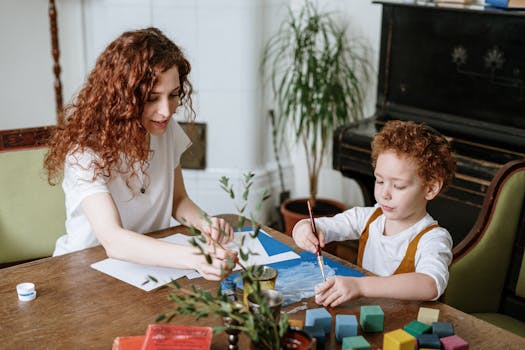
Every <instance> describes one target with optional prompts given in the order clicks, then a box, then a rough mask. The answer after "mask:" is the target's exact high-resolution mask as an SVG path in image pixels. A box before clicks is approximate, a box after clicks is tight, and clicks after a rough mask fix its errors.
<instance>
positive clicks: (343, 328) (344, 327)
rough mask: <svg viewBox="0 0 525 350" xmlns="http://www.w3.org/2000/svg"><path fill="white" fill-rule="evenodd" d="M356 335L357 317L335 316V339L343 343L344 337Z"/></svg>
mask: <svg viewBox="0 0 525 350" xmlns="http://www.w3.org/2000/svg"><path fill="white" fill-rule="evenodd" d="M356 335H357V317H355V315H335V338H336V339H337V341H343V338H345V337H355V336H356Z"/></svg>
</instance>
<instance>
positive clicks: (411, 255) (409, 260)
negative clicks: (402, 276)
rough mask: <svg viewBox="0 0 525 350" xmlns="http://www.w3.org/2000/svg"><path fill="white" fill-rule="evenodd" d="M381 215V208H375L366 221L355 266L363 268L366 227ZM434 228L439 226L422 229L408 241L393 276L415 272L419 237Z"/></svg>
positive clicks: (434, 225) (366, 235) (366, 236)
mask: <svg viewBox="0 0 525 350" xmlns="http://www.w3.org/2000/svg"><path fill="white" fill-rule="evenodd" d="M382 213H383V211H382V210H381V208H377V209H376V210H375V211H374V213H373V214H372V216H370V219H368V222H367V223H366V226H365V229H364V230H363V233H361V237H360V238H359V250H358V252H357V265H358V266H359V267H363V254H364V253H365V247H366V242H367V241H368V227H369V226H370V224H371V223H372V222H373V221H374V220H375V219H377V217H378V216H379V215H381V214H382ZM436 227H439V225H436V224H432V225H430V226H428V227H426V228H424V229H423V231H421V232H419V233H418V234H417V236H416V237H414V238H413V239H412V240H411V241H410V243H409V244H408V248H407V251H406V254H405V257H404V258H403V260H401V263H400V264H399V267H398V268H397V270H396V271H394V275H397V274H399V273H408V272H414V271H415V270H416V266H415V258H416V250H417V245H418V243H419V240H420V239H421V237H423V235H424V234H425V233H427V232H428V231H430V230H432V229H434V228H436Z"/></svg>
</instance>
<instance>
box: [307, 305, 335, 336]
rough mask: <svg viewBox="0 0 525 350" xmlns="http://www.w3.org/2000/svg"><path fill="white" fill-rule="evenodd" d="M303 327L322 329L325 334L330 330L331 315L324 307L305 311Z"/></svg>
mask: <svg viewBox="0 0 525 350" xmlns="http://www.w3.org/2000/svg"><path fill="white" fill-rule="evenodd" d="M304 325H305V326H311V327H315V328H322V329H323V330H324V332H325V333H330V330H331V329H332V315H330V313H329V312H328V311H326V309H325V308H324V307H320V308H317V309H308V310H306V318H305V321H304Z"/></svg>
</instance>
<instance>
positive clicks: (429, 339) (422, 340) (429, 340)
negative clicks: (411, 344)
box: [416, 334, 441, 349]
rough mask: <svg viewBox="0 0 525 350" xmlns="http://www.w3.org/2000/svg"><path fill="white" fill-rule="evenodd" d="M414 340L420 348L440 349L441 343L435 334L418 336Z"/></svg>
mask: <svg viewBox="0 0 525 350" xmlns="http://www.w3.org/2000/svg"><path fill="white" fill-rule="evenodd" d="M416 338H417V344H418V346H419V347H420V348H428V349H441V341H440V340H439V337H438V336H437V335H435V334H419V335H418V336H417V337H416Z"/></svg>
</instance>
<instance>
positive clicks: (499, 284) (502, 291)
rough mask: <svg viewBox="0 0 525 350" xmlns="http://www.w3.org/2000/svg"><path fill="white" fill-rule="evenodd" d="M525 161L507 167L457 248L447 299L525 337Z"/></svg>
mask: <svg viewBox="0 0 525 350" xmlns="http://www.w3.org/2000/svg"><path fill="white" fill-rule="evenodd" d="M524 199H525V160H520V161H513V162H510V163H508V164H506V165H505V166H504V167H502V168H501V169H500V170H499V172H498V174H497V175H496V176H495V177H494V179H493V180H492V182H491V185H490V187H489V189H488V193H487V196H486V198H485V202H484V205H483V208H482V210H481V212H480V215H479V217H478V219H477V221H476V223H475V225H474V227H473V229H472V230H471V231H470V232H469V234H468V235H467V236H466V237H465V239H464V240H463V241H462V242H460V243H459V244H458V245H457V246H456V247H455V248H454V259H453V262H452V264H451V266H450V278H449V283H448V287H447V290H446V291H445V294H444V295H443V297H442V301H443V302H445V303H447V304H449V305H451V306H453V307H455V308H458V309H460V310H462V311H464V312H467V313H470V314H473V315H474V316H476V317H479V318H481V319H484V320H486V321H487V322H490V323H493V324H495V325H497V326H500V327H502V328H505V329H507V330H509V331H511V332H514V333H516V334H519V335H521V336H523V337H525V259H523V246H524V242H525V215H524V212H525V204H524Z"/></svg>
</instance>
